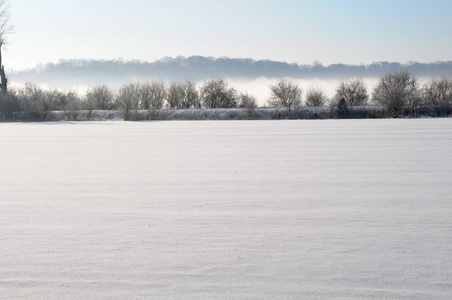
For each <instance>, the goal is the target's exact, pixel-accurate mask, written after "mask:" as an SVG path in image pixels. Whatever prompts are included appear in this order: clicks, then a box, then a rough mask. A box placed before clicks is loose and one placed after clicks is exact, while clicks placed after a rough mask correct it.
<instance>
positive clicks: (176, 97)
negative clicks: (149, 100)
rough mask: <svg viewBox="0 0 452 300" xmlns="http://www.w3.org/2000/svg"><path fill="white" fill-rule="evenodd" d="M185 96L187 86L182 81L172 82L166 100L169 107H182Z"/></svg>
mask: <svg viewBox="0 0 452 300" xmlns="http://www.w3.org/2000/svg"><path fill="white" fill-rule="evenodd" d="M184 98H185V88H184V85H183V84H182V83H180V82H171V83H170V85H169V87H168V91H167V93H166V101H167V103H168V106H169V108H176V109H178V108H182V102H183V100H184Z"/></svg>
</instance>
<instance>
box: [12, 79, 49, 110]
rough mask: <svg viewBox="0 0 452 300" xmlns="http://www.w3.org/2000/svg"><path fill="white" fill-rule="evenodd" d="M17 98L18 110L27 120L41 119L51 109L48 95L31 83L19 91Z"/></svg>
mask: <svg viewBox="0 0 452 300" xmlns="http://www.w3.org/2000/svg"><path fill="white" fill-rule="evenodd" d="M17 96H18V98H19V107H20V110H21V111H22V112H23V113H24V114H25V115H26V116H28V118H29V119H42V118H43V117H44V116H45V114H46V113H47V112H48V111H49V110H50V109H51V103H50V101H49V99H48V93H46V92H45V91H44V90H43V89H41V88H40V87H38V86H36V85H34V84H32V83H26V84H25V87H24V88H22V89H19V90H18V93H17Z"/></svg>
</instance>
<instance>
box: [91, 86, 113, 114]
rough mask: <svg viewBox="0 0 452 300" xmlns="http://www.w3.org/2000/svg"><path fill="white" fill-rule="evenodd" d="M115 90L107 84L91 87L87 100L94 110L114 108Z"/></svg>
mask: <svg viewBox="0 0 452 300" xmlns="http://www.w3.org/2000/svg"><path fill="white" fill-rule="evenodd" d="M113 99H114V95H113V92H112V91H111V90H110V89H109V88H108V87H107V86H106V85H99V86H95V87H91V88H90V89H89V90H88V91H87V92H86V96H85V102H87V103H89V105H88V106H89V107H91V108H92V109H93V110H94V109H98V110H109V109H112V108H113Z"/></svg>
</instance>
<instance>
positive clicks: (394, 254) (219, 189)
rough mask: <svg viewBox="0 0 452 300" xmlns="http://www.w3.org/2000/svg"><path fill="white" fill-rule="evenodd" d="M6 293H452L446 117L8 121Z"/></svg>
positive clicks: (3, 238) (0, 140) (2, 223)
mask: <svg viewBox="0 0 452 300" xmlns="http://www.w3.org/2000/svg"><path fill="white" fill-rule="evenodd" d="M0 145H1V146H0V298H1V299H18V298H35V299H45V298H47V299H48V298H55V299H57V298H58V299H61V298H71V299H82V298H85V299H86V298H91V299H93V298H96V299H102V298H105V299H107V298H108V299H112V298H113V299H124V298H128V299H136V298H148V299H149V298H152V299H159V298H160V299H212V298H219V299H307V298H309V299H331V298H334V299H426V298H429V299H449V298H450V297H451V295H452V283H451V282H452V258H451V255H450V253H452V202H451V198H452V197H451V194H452V193H451V192H452V186H451V183H452V171H451V165H452V164H451V163H452V156H451V153H452V119H407V120H388V119H380V120H322V121H224V122H223V121H217V122H209V121H199V122H197V121H180V122H179V121H175V122H97V123H96V122H91V123H90V122H81V123H3V124H0Z"/></svg>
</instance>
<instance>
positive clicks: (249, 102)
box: [238, 93, 257, 109]
mask: <svg viewBox="0 0 452 300" xmlns="http://www.w3.org/2000/svg"><path fill="white" fill-rule="evenodd" d="M238 106H239V107H240V108H248V109H254V108H256V107H257V99H256V97H254V96H253V95H250V94H248V93H240V95H239V105H238Z"/></svg>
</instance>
